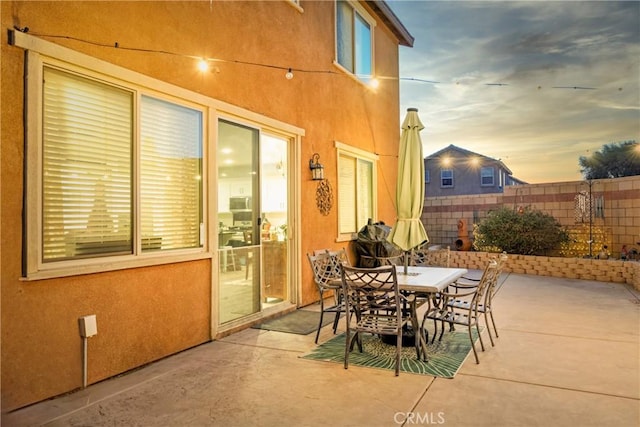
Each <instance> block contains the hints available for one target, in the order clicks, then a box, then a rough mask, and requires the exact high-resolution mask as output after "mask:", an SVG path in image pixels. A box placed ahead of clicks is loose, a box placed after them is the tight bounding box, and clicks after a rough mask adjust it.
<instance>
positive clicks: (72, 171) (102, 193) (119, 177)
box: [38, 66, 203, 264]
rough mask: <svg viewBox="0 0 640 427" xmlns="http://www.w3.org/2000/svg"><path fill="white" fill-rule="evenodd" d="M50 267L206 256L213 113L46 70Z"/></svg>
mask: <svg viewBox="0 0 640 427" xmlns="http://www.w3.org/2000/svg"><path fill="white" fill-rule="evenodd" d="M42 105H43V107H42V142H41V144H42V147H41V150H42V166H41V170H40V171H38V175H39V176H40V179H41V182H42V186H41V192H42V194H41V200H42V213H41V216H42V225H41V230H39V232H40V233H41V238H40V239H39V240H40V241H41V260H40V261H41V262H42V263H45V264H46V263H53V262H57V261H69V260H76V259H86V258H95V257H104V256H116V255H118V256H120V255H133V256H135V255H143V254H145V253H148V252H155V251H169V250H176V249H192V248H200V247H201V246H202V240H203V237H202V234H203V203H202V195H203V188H202V167H203V165H202V159H203V155H202V151H203V150H202V144H203V111H202V110H201V109H198V108H195V107H193V106H189V105H183V104H180V103H177V102H176V101H175V100H171V101H169V100H168V99H162V98H161V97H160V96H156V95H154V96H150V95H146V94H144V93H142V91H141V90H140V89H139V88H136V87H135V86H132V87H127V86H126V85H123V84H122V83H121V82H119V83H118V84H115V83H112V82H107V81H103V80H98V79H96V78H91V77H88V76H85V75H81V74H78V73H73V72H71V71H69V70H64V69H59V68H54V67H49V66H45V67H44V68H43V86H42Z"/></svg>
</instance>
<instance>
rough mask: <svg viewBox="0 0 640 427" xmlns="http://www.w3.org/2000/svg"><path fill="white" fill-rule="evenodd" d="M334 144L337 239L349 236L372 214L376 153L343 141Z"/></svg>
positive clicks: (365, 222) (374, 212) (374, 213)
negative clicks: (335, 149)
mask: <svg viewBox="0 0 640 427" xmlns="http://www.w3.org/2000/svg"><path fill="white" fill-rule="evenodd" d="M336 146H337V148H338V233H339V236H338V239H339V240H351V237H352V234H353V233H357V232H358V230H360V229H361V228H362V227H363V226H365V225H366V224H367V221H368V220H369V218H375V217H376V197H375V188H376V184H375V183H376V169H377V167H376V164H377V156H376V155H375V154H371V153H368V152H365V151H362V150H359V149H357V148H354V147H350V146H348V145H345V144H341V143H336Z"/></svg>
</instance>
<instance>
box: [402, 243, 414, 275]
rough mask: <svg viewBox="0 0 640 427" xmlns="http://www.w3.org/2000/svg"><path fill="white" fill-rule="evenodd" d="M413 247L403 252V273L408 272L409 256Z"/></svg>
mask: <svg viewBox="0 0 640 427" xmlns="http://www.w3.org/2000/svg"><path fill="white" fill-rule="evenodd" d="M412 252H413V249H411V250H409V251H405V252H404V274H405V275H407V274H409V257H410V256H411V255H412Z"/></svg>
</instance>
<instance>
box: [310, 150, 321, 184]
mask: <svg viewBox="0 0 640 427" xmlns="http://www.w3.org/2000/svg"><path fill="white" fill-rule="evenodd" d="M319 160H320V155H319V154H318V153H313V156H311V159H310V160H309V169H311V177H312V179H313V180H314V181H321V180H323V179H324V166H322V165H321V164H320V162H319Z"/></svg>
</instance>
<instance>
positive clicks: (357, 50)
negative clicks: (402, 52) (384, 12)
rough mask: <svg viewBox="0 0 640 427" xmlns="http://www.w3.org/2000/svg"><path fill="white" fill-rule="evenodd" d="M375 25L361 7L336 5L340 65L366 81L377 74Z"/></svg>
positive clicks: (346, 3) (355, 4)
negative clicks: (375, 70) (374, 51)
mask: <svg viewBox="0 0 640 427" xmlns="http://www.w3.org/2000/svg"><path fill="white" fill-rule="evenodd" d="M374 23H375V21H374V20H373V19H372V18H371V17H370V16H369V15H368V14H367V13H366V12H365V11H364V9H362V8H361V6H359V5H358V4H357V3H351V2H349V1H346V0H339V1H337V2H336V55H337V62H338V64H340V65H341V66H342V67H343V68H344V69H346V70H347V71H349V72H351V73H353V74H355V75H356V76H358V78H359V79H361V80H363V81H367V80H369V79H370V78H371V76H372V74H373V26H374Z"/></svg>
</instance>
